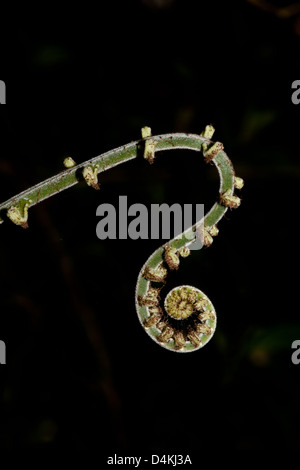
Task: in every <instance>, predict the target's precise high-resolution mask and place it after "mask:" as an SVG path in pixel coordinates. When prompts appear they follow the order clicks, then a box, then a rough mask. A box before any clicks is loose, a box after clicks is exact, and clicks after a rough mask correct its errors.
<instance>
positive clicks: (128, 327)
mask: <svg viewBox="0 0 300 470" xmlns="http://www.w3.org/2000/svg"><path fill="white" fill-rule="evenodd" d="M208 3H209V4H208V5H205V4H204V3H203V2H189V1H180V0H173V1H172V0H169V1H168V0H164V1H163V0H161V1H159V0H156V1H155V0H145V1H140V2H118V1H114V2H110V3H106V2H103V3H99V5H97V8H96V7H95V6H94V7H93V8H92V7H89V6H88V4H87V5H84V6H83V5H79V6H75V5H72V7H70V8H68V9H67V11H65V10H64V9H63V7H62V5H60V6H55V4H53V3H51V4H47V3H43V4H42V5H41V6H40V7H39V8H38V9H37V8H35V9H33V10H32V13H31V10H29V8H28V5H26V6H23V7H22V8H23V9H22V10H20V9H19V8H20V7H18V8H17V10H16V12H15V15H12V16H8V17H7V18H6V19H5V20H3V21H4V23H6V24H5V25H4V30H3V31H2V35H1V38H2V39H1V62H0V65H1V75H0V79H1V80H4V81H5V83H6V87H7V104H6V105H5V106H1V108H0V119H1V121H0V122H1V139H0V200H1V201H5V200H6V199H8V198H9V197H11V196H13V195H14V194H17V193H18V192H20V191H21V190H23V189H25V188H27V187H29V186H31V185H33V184H35V183H37V182H39V181H41V180H43V179H45V178H47V177H49V176H51V175H53V174H55V173H57V172H59V171H61V170H62V169H63V166H62V161H63V159H64V158H65V156H67V155H71V156H72V157H73V158H74V159H75V160H76V162H78V163H80V162H83V161H85V160H87V159H89V158H91V157H94V156H96V155H98V154H100V153H102V152H105V151H107V150H109V149H112V148H115V147H118V146H119V145H122V144H125V143H127V142H130V141H132V140H137V139H139V138H140V128H141V127H143V126H144V125H149V126H151V128H152V131H153V134H154V135H156V134H163V133H165V132H194V133H200V132H201V131H202V130H203V129H204V127H205V125H206V124H210V123H212V124H213V125H214V127H215V128H216V133H215V136H214V137H215V140H219V141H221V142H223V143H224V146H225V151H226V152H227V154H228V155H229V157H230V158H231V160H232V162H233V164H234V167H235V169H236V173H237V175H238V176H241V177H243V178H244V180H245V187H244V188H243V190H242V191H241V197H242V204H241V207H240V208H239V209H238V210H237V211H228V212H227V214H226V217H225V218H224V219H223V220H222V221H221V222H220V224H219V228H220V234H219V236H218V237H217V238H216V239H215V241H214V243H213V245H212V246H211V247H210V248H209V249H207V250H201V251H200V252H194V253H193V255H192V256H191V257H190V258H188V259H187V260H185V261H184V262H183V263H182V266H181V268H180V270H179V272H178V283H181V282H183V283H184V284H192V285H195V286H197V287H199V288H200V289H201V290H203V291H204V292H205V293H206V294H207V295H208V296H209V297H210V299H211V300H212V302H213V303H214V305H215V308H216V311H217V315H218V326H217V331H216V333H215V336H214V338H213V339H212V340H211V342H210V343H209V344H208V345H207V346H206V347H204V348H203V349H201V350H199V351H197V352H195V353H192V354H174V353H172V352H169V351H166V350H165V349H163V348H160V347H159V346H158V345H157V344H155V343H154V342H152V341H151V339H150V338H149V337H148V335H146V334H145V332H144V331H143V329H142V328H141V326H140V323H139V321H138V318H137V315H136V311H135V305H134V291H135V284H136V279H137V276H138V273H139V270H140V268H141V266H142V265H143V264H144V262H145V261H146V259H147V258H148V256H150V254H151V253H152V251H153V250H154V249H155V248H157V247H158V246H159V245H160V244H161V243H163V240H162V241H161V242H159V241H154V240H152V241H151V240H149V241H147V240H136V241H133V240H106V241H100V240H98V239H97V237H96V230H95V229H96V224H97V221H98V219H97V217H96V208H97V207H98V205H99V204H101V203H104V202H106V203H112V204H114V205H116V206H117V205H118V198H119V196H120V195H126V196H127V197H128V204H133V203H135V202H139V203H143V204H146V205H147V207H150V204H151V203H163V202H166V203H168V204H172V203H174V202H179V203H181V204H182V203H194V204H195V203H196V202H198V203H205V205H206V207H207V209H208V208H209V207H210V206H211V204H212V203H213V202H214V201H215V199H216V197H217V195H218V184H219V183H218V177H217V174H216V172H215V171H214V169H213V168H212V167H211V168H209V167H207V166H205V165H204V163H202V162H200V161H199V159H198V158H195V156H196V154H194V153H193V152H184V151H180V152H172V153H171V152H169V153H166V154H161V155H159V156H158V158H157V160H156V162H155V164H154V165H152V166H151V167H150V166H149V165H147V164H146V162H145V161H142V160H139V161H131V162H128V163H126V164H124V165H120V166H118V167H116V168H115V169H112V170H110V171H107V172H106V173H103V174H101V175H100V178H99V179H100V182H101V191H98V192H97V191H94V190H92V189H91V188H88V187H86V186H85V185H83V184H79V185H77V186H75V187H73V188H71V189H69V190H67V191H65V192H63V193H62V194H60V195H57V196H55V197H53V198H51V199H49V200H47V201H45V202H43V203H42V204H40V205H39V206H36V207H34V208H32V209H31V210H30V216H29V224H30V228H29V229H28V230H26V231H25V230H23V229H21V228H20V227H17V226H14V225H13V224H12V223H11V222H9V221H7V220H6V221H5V223H3V224H2V226H1V227H0V229H1V246H2V250H1V270H0V276H1V277H0V282H1V315H0V339H1V340H3V341H5V343H6V348H7V364H6V365H5V366H4V365H2V366H1V370H0V374H1V382H0V392H1V403H0V409H1V420H0V447H1V448H2V449H6V450H9V451H11V450H18V449H30V450H32V449H33V450H40V451H42V452H50V453H51V452H52V451H53V452H54V451H56V450H59V451H60V450H65V449H71V452H75V451H77V450H79V451H81V450H82V451H85V452H93V451H96V452H97V453H98V455H99V459H100V462H102V463H105V461H106V459H107V457H108V456H109V455H113V454H114V453H119V454H120V455H139V454H140V453H142V452H144V453H145V454H146V455H150V454H151V453H155V454H160V455H163V454H167V453H170V452H173V453H174V452H176V453H184V454H187V453H191V454H193V455H196V456H200V455H204V454H205V452H208V451H209V452H211V451H212V449H214V450H217V451H218V450H224V449H227V450H229V451H238V450H244V451H251V450H260V449H267V450H269V451H270V452H271V451H272V449H274V448H276V447H278V448H279V447H280V448H281V449H295V448H297V445H298V440H299V432H298V422H299V418H300V417H299V406H298V389H299V381H298V376H299V371H300V365H299V366H297V365H294V364H293V363H292V361H291V354H292V349H291V344H292V342H293V341H294V340H296V339H299V338H300V324H299V318H298V306H297V303H296V295H295V294H296V292H297V289H298V264H297V260H296V254H297V251H298V250H297V247H298V246H297V238H298V237H297V218H298V184H299V163H298V161H299V145H298V135H299V117H300V107H297V106H296V105H293V104H292V101H291V95H292V89H291V84H292V82H293V81H294V80H296V79H299V78H300V76H299V74H300V70H299V68H300V66H299V53H300V16H297V15H296V14H295V15H292V16H290V17H288V18H282V17H280V15H278V10H277V9H276V8H274V11H273V10H272V11H264V9H262V8H260V7H257V6H253V5H252V4H250V2H247V1H239V2H224V3H223V4H222V5H218V4H215V3H213V2H208ZM262 3H263V4H264V2H262ZM273 5H274V6H279V7H280V6H283V5H284V3H283V2H281V3H280V2H277V3H276V2H273ZM197 156H198V154H197Z"/></svg>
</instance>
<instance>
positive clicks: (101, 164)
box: [0, 133, 210, 223]
mask: <svg viewBox="0 0 300 470" xmlns="http://www.w3.org/2000/svg"><path fill="white" fill-rule="evenodd" d="M151 139H152V140H154V141H155V142H156V150H172V149H179V148H184V149H192V150H199V151H200V150H201V145H202V144H203V143H204V142H205V143H210V141H209V140H208V139H205V138H204V137H201V136H199V135H196V134H183V133H178V134H164V135H158V136H153V137H151ZM143 142H144V140H139V141H135V142H131V143H130V144H127V145H123V146H122V147H118V148H116V149H114V150H110V151H109V152H106V153H103V154H102V155H99V156H97V157H94V158H92V159H91V160H87V161H86V162H83V163H80V164H79V165H76V166H74V167H72V168H69V169H66V170H64V171H62V172H61V173H59V174H58V175H55V176H52V177H51V178H48V179H47V180H45V181H43V182H41V183H38V184H36V185H35V186H32V187H31V188H29V189H26V190H25V191H23V192H21V193H20V194H18V195H16V196H13V197H12V198H10V199H8V200H7V201H5V202H3V203H2V204H0V214H3V211H5V210H8V209H10V208H11V207H15V206H20V205H21V208H22V207H23V205H24V204H25V203H26V202H29V201H30V203H29V206H30V207H32V206H34V205H36V204H38V203H40V202H42V201H44V200H45V199H47V198H49V197H51V196H54V195H55V194H57V193H59V192H61V191H64V190H65V189H68V188H71V187H72V186H74V185H75V184H77V183H78V182H79V181H80V180H81V179H82V177H81V175H82V171H83V169H84V168H85V167H87V166H92V167H93V168H94V167H95V166H96V165H98V170H97V171H98V173H102V172H103V171H105V170H108V169H110V168H113V167H115V166H116V165H119V164H120V163H123V162H126V161H129V160H132V159H134V158H137V156H138V155H139V153H140V151H139V150H140V147H141V145H142V143H143ZM3 221H4V219H3V217H1V215H0V223H2V222H3Z"/></svg>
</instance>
